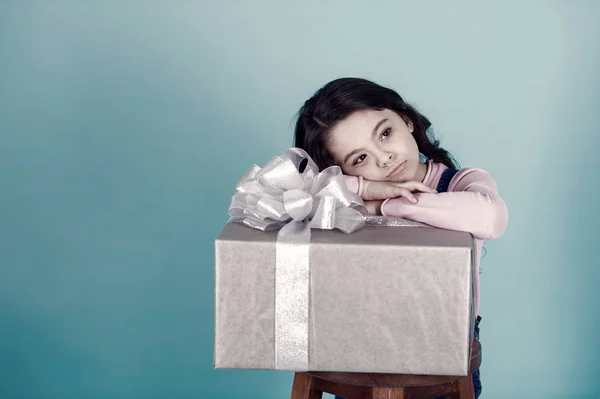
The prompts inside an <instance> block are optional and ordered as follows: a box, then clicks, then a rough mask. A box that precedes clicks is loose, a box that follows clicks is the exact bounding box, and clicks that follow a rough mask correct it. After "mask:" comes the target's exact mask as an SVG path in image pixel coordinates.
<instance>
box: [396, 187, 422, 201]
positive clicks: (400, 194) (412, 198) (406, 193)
mask: <svg viewBox="0 0 600 399" xmlns="http://www.w3.org/2000/svg"><path fill="white" fill-rule="evenodd" d="M395 194H396V197H404V198H406V199H407V200H409V201H410V202H412V203H413V204H416V203H417V198H416V197H415V196H414V195H413V193H411V192H410V191H409V190H407V189H406V188H403V187H398V191H397V192H396V193H395Z"/></svg>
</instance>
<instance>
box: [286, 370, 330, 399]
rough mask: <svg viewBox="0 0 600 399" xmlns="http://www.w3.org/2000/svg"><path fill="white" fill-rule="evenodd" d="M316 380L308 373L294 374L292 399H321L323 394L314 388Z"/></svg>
mask: <svg viewBox="0 0 600 399" xmlns="http://www.w3.org/2000/svg"><path fill="white" fill-rule="evenodd" d="M314 386H315V384H314V379H313V377H311V376H310V375H308V374H306V373H296V374H294V384H293V385H292V396H291V399H321V398H322V397H323V392H321V391H317V390H316V389H315V388H314Z"/></svg>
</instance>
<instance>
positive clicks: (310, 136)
mask: <svg viewBox="0 0 600 399" xmlns="http://www.w3.org/2000/svg"><path fill="white" fill-rule="evenodd" d="M365 109H373V110H378V111H381V110H383V109H389V110H391V111H394V112H396V113H397V114H398V115H399V116H400V117H401V118H402V119H404V121H405V122H406V123H408V122H409V121H410V122H412V123H413V125H414V131H413V137H414V139H415V141H416V143H417V146H418V147H419V152H421V154H423V155H424V156H425V157H427V158H428V159H431V160H432V161H434V162H439V163H442V164H444V165H446V166H447V167H449V168H456V169H458V164H457V162H456V160H454V158H453V157H452V155H450V153H449V152H448V151H446V150H444V149H443V148H442V147H440V146H439V141H438V140H436V139H435V137H434V136H433V133H432V132H431V131H428V130H429V128H430V127H431V122H429V120H428V119H427V118H426V117H425V116H423V115H421V114H420V113H419V112H418V111H417V110H416V109H415V108H414V107H413V106H411V105H410V104H408V103H406V102H405V101H404V100H403V99H402V97H400V95H399V94H398V93H397V92H395V91H394V90H392V89H390V88H387V87H383V86H380V85H378V84H376V83H373V82H371V81H369V80H366V79H360V78H340V79H336V80H333V81H331V82H329V83H327V84H326V85H325V86H323V87H322V88H320V89H319V90H317V92H316V93H315V94H314V95H313V96H312V97H311V98H309V99H308V100H306V102H305V103H304V105H303V106H302V107H301V108H300V110H299V111H298V114H297V120H296V128H295V133H294V146H295V147H298V148H301V149H303V150H304V151H306V152H307V153H308V154H309V155H310V156H311V158H312V159H313V160H314V161H315V162H316V164H317V165H318V166H319V168H320V169H321V170H323V169H325V168H327V167H329V166H332V165H335V162H334V160H333V158H332V156H331V155H330V154H329V152H328V151H327V140H328V138H329V133H330V132H331V129H332V128H333V127H334V126H335V125H336V123H338V122H340V121H341V120H343V119H345V118H346V117H347V116H348V115H350V114H352V113H353V112H356V111H360V110H365Z"/></svg>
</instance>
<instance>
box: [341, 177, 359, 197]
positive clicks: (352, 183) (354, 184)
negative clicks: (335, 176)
mask: <svg viewBox="0 0 600 399" xmlns="http://www.w3.org/2000/svg"><path fill="white" fill-rule="evenodd" d="M344 181H345V182H346V187H348V190H350V191H352V192H353V193H354V194H358V177H356V176H349V175H344Z"/></svg>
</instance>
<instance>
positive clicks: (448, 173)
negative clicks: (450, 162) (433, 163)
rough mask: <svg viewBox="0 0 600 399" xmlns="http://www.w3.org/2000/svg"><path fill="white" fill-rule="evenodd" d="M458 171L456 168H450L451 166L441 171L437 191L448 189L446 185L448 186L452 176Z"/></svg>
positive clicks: (442, 191)
mask: <svg viewBox="0 0 600 399" xmlns="http://www.w3.org/2000/svg"><path fill="white" fill-rule="evenodd" d="M457 173H458V170H456V169H452V168H448V169H446V170H445V171H443V172H442V177H440V182H439V183H438V185H437V188H436V190H437V192H438V193H445V192H446V191H448V186H450V182H451V181H452V178H454V175H455V174H457Z"/></svg>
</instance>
